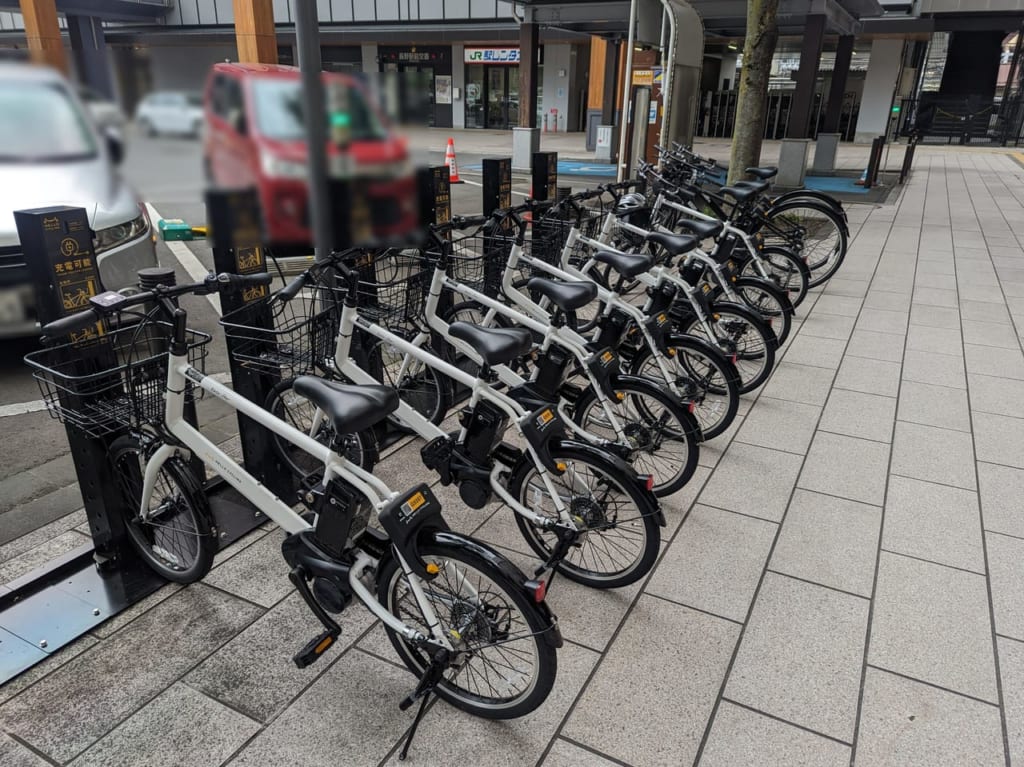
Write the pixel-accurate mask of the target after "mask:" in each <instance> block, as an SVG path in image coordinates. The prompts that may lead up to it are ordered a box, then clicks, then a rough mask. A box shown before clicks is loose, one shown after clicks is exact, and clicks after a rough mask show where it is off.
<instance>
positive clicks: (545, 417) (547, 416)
mask: <svg viewBox="0 0 1024 767" xmlns="http://www.w3.org/2000/svg"><path fill="white" fill-rule="evenodd" d="M554 417H555V414H554V413H552V412H551V410H550V409H548V410H545V411H544V412H543V413H541V414H540V417H539V418H538V419H537V420H539V421H540V423H541V425H542V426H543V425H544V424H546V423H549V422H550V421H551V419H552V418H554Z"/></svg>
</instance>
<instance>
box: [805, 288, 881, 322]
mask: <svg viewBox="0 0 1024 767" xmlns="http://www.w3.org/2000/svg"><path fill="white" fill-rule="evenodd" d="M870 297H871V293H869V294H868V298H870ZM866 300H867V299H865V301H866ZM861 303H862V301H861V299H859V298H854V297H853V296H822V297H821V298H819V299H818V300H817V301H815V302H814V313H815V314H816V315H817V314H838V315H840V316H843V317H856V316H857V315H858V314H859V313H860V307H861Z"/></svg>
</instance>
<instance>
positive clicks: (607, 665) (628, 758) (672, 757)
mask: <svg viewBox="0 0 1024 767" xmlns="http://www.w3.org/2000/svg"><path fill="white" fill-rule="evenodd" d="M629 621H630V630H629V631H625V632H622V633H621V634H619V636H618V638H617V639H616V641H615V643H614V644H613V645H612V646H611V649H609V651H608V653H607V654H606V655H605V656H604V659H603V661H602V662H601V666H600V668H599V669H598V671H597V673H596V674H595V675H594V678H593V680H592V681H591V682H590V683H589V684H588V685H587V688H586V690H585V691H584V692H583V695H582V696H581V698H580V701H579V703H578V704H577V706H576V708H575V710H574V711H573V712H572V714H571V715H570V717H569V720H568V722H566V724H565V726H564V728H563V730H562V732H563V734H564V735H565V736H566V737H569V738H572V739H573V740H576V741H579V742H580V743H586V744H587V745H588V746H591V747H593V748H595V749H597V750H598V751H600V752H601V753H604V754H608V755H609V756H611V757H613V758H615V759H618V760H620V761H624V762H627V763H629V764H632V765H636V767H645V766H646V765H665V764H692V762H693V760H694V757H695V756H696V754H697V748H698V746H699V745H700V741H701V738H702V737H703V736H704V730H705V728H706V727H707V724H708V719H709V718H710V716H711V712H712V709H713V707H714V703H715V699H716V697H717V696H718V691H719V689H720V687H721V684H722V676H723V674H725V670H726V668H727V666H728V664H729V659H730V658H731V657H732V652H733V647H734V646H735V644H736V640H737V638H738V637H739V628H740V627H739V626H737V625H736V624H734V623H730V622H729V621H725V620H721V619H719V618H715V617H712V616H710V615H706V614H705V613H700V612H697V611H695V610H690V609H688V608H686V607H681V606H677V605H673V604H671V603H669V602H665V601H664V600H661V599H657V598H655V597H650V596H641V597H640V599H639V600H638V601H637V604H636V607H635V608H634V609H633V612H632V613H630V616H629ZM652 636H662V637H672V641H671V642H657V643H652V642H651V641H650V638H651V637H652ZM638 658H644V662H643V663H637V659H638ZM666 711H671V712H672V715H671V716H665V715H664V712H666Z"/></svg>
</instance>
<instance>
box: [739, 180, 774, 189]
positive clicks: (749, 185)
mask: <svg viewBox="0 0 1024 767" xmlns="http://www.w3.org/2000/svg"><path fill="white" fill-rule="evenodd" d="M735 186H738V187H740V188H741V189H753V190H754V191H757V192H767V191H768V188H769V187H770V186H771V184H769V183H768V182H767V181H737V182H736V184H735Z"/></svg>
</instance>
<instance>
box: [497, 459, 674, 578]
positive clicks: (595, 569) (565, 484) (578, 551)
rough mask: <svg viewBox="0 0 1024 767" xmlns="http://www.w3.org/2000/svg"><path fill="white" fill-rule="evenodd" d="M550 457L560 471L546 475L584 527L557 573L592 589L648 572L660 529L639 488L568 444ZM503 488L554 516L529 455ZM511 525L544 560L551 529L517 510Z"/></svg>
mask: <svg viewBox="0 0 1024 767" xmlns="http://www.w3.org/2000/svg"><path fill="white" fill-rule="evenodd" d="M551 457H552V458H553V459H554V460H555V461H556V462H557V463H561V464H565V471H563V472H562V474H561V475H555V474H554V473H550V474H549V476H550V478H551V481H552V483H553V485H554V487H555V492H556V493H557V494H558V497H559V500H561V502H562V504H563V505H565V506H567V507H568V509H569V513H571V514H572V515H573V516H574V517H575V518H577V519H579V520H582V522H581V523H578V524H579V526H580V529H581V530H582V531H583V536H582V537H581V538H580V540H579V541H578V543H579V545H578V546H575V547H573V548H572V549H570V551H569V553H568V554H567V555H566V557H565V558H564V559H562V560H561V562H559V563H558V564H557V566H556V568H557V570H558V572H560V573H562V574H563V575H565V577H566V578H569V579H570V580H573V581H576V582H577V583H582V584H584V585H586V586H591V587H593V588H597V589H612V588H619V587H621V586H628V585H629V584H631V583H635V582H636V581H638V580H640V579H641V578H643V577H644V576H645V575H647V573H649V572H650V571H651V568H652V567H654V560H655V559H656V558H657V556H658V546H659V545H660V543H661V532H660V530H659V528H658V523H657V522H656V521H655V520H654V517H653V515H652V514H649V513H645V511H644V510H645V509H646V508H647V503H646V502H645V501H644V499H643V498H642V497H641V495H640V494H641V493H642V492H643V490H642V488H640V487H639V485H638V484H637V482H635V481H634V480H633V479H632V478H631V477H630V476H628V475H627V474H626V472H625V471H624V470H623V469H622V468H620V466H617V465H616V464H615V463H614V462H612V461H610V460H599V459H597V458H596V457H594V456H593V455H591V454H590V452H589V451H582V450H579V449H578V448H576V447H574V446H572V445H561V446H559V447H558V448H557V449H554V450H552V453H551ZM508 489H509V493H510V494H511V495H512V497H513V498H515V499H516V500H517V501H518V502H519V503H520V504H521V505H523V506H524V507H526V508H528V509H529V510H530V511H532V512H534V513H535V514H542V515H544V516H547V517H551V518H553V519H557V518H558V512H557V510H556V509H555V505H554V500H553V499H552V498H551V496H550V495H549V493H548V490H547V487H545V485H544V483H543V482H542V481H541V478H540V474H539V473H538V472H537V467H536V466H535V465H534V464H533V461H532V459H530V458H529V457H528V456H524V458H523V460H522V461H520V463H519V465H518V466H517V467H516V468H515V469H513V471H512V476H511V477H510V479H509V483H508ZM516 524H517V525H518V526H519V532H520V533H522V535H523V538H524V539H525V540H526V542H527V544H529V546H530V548H532V549H533V550H534V551H535V552H536V554H537V556H539V557H540V558H541V559H543V560H547V559H549V558H550V556H551V554H552V551H553V549H554V546H555V544H556V542H557V540H556V536H555V534H554V533H553V532H551V531H550V530H542V529H540V528H538V527H537V526H536V525H534V524H533V523H532V522H531V521H530V520H528V519H527V518H526V517H524V516H523V515H521V514H516Z"/></svg>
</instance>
